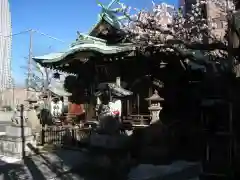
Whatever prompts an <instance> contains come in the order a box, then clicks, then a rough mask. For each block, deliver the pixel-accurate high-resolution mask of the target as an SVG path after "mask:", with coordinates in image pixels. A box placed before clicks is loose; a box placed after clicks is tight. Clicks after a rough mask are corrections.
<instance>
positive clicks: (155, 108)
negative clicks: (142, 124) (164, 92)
mask: <svg viewBox="0 0 240 180" xmlns="http://www.w3.org/2000/svg"><path fill="white" fill-rule="evenodd" d="M146 100H147V101H149V102H150V106H149V107H148V110H149V111H150V114H151V116H152V119H151V122H150V124H153V123H156V122H157V121H159V114H160V111H161V110H162V107H161V104H160V102H162V101H163V100H164V99H163V98H162V97H160V96H159V95H158V91H157V90H155V91H154V94H153V95H152V96H151V97H149V98H146Z"/></svg>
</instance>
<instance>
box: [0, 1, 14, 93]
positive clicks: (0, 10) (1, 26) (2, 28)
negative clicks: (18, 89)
mask: <svg viewBox="0 0 240 180" xmlns="http://www.w3.org/2000/svg"><path fill="white" fill-rule="evenodd" d="M11 34H12V26H11V15H10V8H9V2H8V0H0V91H2V90H4V89H6V88H10V87H11V86H12V77H11V45H12V36H11Z"/></svg>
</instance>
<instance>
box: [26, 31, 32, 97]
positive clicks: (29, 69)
mask: <svg viewBox="0 0 240 180" xmlns="http://www.w3.org/2000/svg"><path fill="white" fill-rule="evenodd" d="M29 34H30V39H29V54H28V77H27V98H29V88H30V82H31V64H32V35H33V30H30V31H29Z"/></svg>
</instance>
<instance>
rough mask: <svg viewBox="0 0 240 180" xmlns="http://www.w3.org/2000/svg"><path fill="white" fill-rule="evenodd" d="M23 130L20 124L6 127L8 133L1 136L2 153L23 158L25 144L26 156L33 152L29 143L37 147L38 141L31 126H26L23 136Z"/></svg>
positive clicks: (0, 149)
mask: <svg viewBox="0 0 240 180" xmlns="http://www.w3.org/2000/svg"><path fill="white" fill-rule="evenodd" d="M21 130H22V129H21V127H19V126H8V127H6V134H5V135H2V136H0V155H4V156H9V157H15V158H22V151H23V148H22V147H23V145H24V150H25V155H26V156H28V155H30V154H32V153H33V152H32V150H31V149H30V148H29V147H28V144H31V145H32V146H34V147H36V141H35V140H34V137H33V135H32V132H31V128H29V127H24V136H23V138H22V136H21ZM23 140H24V142H23Z"/></svg>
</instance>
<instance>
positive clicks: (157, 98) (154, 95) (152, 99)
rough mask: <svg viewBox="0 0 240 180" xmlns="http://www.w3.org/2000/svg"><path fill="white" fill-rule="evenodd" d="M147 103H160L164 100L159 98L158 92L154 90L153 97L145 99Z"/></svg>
mask: <svg viewBox="0 0 240 180" xmlns="http://www.w3.org/2000/svg"><path fill="white" fill-rule="evenodd" d="M146 100H147V101H156V102H160V101H163V100H164V98H162V97H161V96H159V95H158V91H157V90H155V91H154V93H153V95H152V96H151V97H149V98H146Z"/></svg>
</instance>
